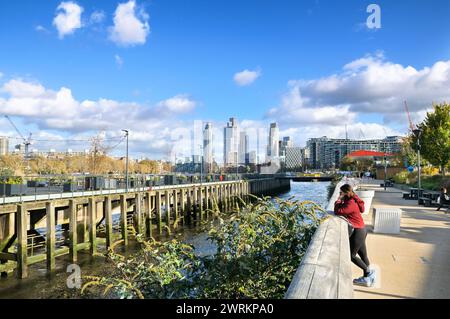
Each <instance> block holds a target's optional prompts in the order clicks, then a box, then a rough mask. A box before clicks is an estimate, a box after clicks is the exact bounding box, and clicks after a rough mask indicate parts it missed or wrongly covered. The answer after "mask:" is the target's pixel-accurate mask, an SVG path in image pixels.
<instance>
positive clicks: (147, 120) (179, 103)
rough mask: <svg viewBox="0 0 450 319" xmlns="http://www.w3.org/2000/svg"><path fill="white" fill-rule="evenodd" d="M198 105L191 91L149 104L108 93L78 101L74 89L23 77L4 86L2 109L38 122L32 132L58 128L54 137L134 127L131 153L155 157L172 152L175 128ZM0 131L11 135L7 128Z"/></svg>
mask: <svg viewBox="0 0 450 319" xmlns="http://www.w3.org/2000/svg"><path fill="white" fill-rule="evenodd" d="M196 105H197V102H196V101H195V100H193V99H192V98H191V97H190V96H189V95H187V94H179V95H175V96H173V97H171V98H168V99H166V100H163V101H160V102H157V103H155V104H154V105H144V104H139V103H134V102H120V101H115V100H111V99H106V98H100V99H98V100H78V99H76V98H75V97H74V96H73V93H72V91H71V90H70V89H69V88H65V87H62V88H60V89H59V90H51V89H48V88H46V87H44V86H43V85H42V84H40V83H38V82H31V81H26V80H22V79H12V80H9V81H8V82H6V83H4V84H3V85H2V86H0V109H1V110H2V114H6V115H10V116H14V117H16V119H17V120H18V121H19V123H20V122H23V123H24V125H35V126H36V127H37V128H38V129H39V132H36V133H33V136H34V138H35V139H39V136H40V135H39V134H40V133H45V132H54V133H51V134H55V136H54V138H52V139H55V138H57V137H58V136H59V137H60V139H62V140H65V138H64V137H65V136H70V138H72V139H87V138H89V137H90V136H92V135H93V134H94V132H97V131H105V132H106V136H107V137H120V136H121V135H122V133H121V130H122V129H129V130H130V150H131V151H132V153H133V154H135V155H136V154H140V155H141V156H144V155H147V156H151V157H153V158H163V157H166V156H167V154H168V153H169V152H170V151H171V149H172V148H173V145H174V144H173V143H174V141H175V140H176V139H175V138H174V137H173V136H172V133H173V132H174V130H176V129H177V128H186V127H189V124H187V123H186V122H185V121H183V120H181V119H178V116H180V115H182V114H185V113H188V112H190V111H192V110H194V109H195V107H196ZM0 134H4V135H6V136H11V132H7V131H0ZM13 134H15V133H14V132H13ZM182 143H186V141H185V140H183V142H182ZM47 144H48V143H47ZM47 144H45V143H38V144H36V145H35V146H34V147H36V148H39V149H41V150H48V148H49V147H50V146H51V145H50V144H51V143H50V144H48V145H47ZM49 145H50V146H49ZM53 148H58V149H59V150H64V149H67V148H74V149H78V150H84V148H89V143H79V144H76V145H75V146H74V145H73V142H72V144H70V143H68V144H67V143H66V144H64V143H59V142H58V143H57V144H55V145H54V146H53ZM186 156H187V155H186Z"/></svg>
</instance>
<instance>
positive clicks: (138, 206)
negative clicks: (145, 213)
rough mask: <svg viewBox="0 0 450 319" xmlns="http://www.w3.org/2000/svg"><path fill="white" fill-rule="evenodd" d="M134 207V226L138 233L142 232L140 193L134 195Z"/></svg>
mask: <svg viewBox="0 0 450 319" xmlns="http://www.w3.org/2000/svg"><path fill="white" fill-rule="evenodd" d="M134 203H135V204H134V207H135V213H136V216H135V220H136V228H137V233H138V234H143V233H144V232H143V230H144V229H143V223H142V203H141V193H136V196H135V197H134Z"/></svg>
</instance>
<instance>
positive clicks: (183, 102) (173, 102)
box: [158, 94, 196, 114]
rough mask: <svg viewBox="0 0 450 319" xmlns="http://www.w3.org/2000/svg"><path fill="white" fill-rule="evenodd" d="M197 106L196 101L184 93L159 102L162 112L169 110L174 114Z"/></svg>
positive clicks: (188, 110)
mask: <svg viewBox="0 0 450 319" xmlns="http://www.w3.org/2000/svg"><path fill="white" fill-rule="evenodd" d="M195 106H196V102H195V101H193V100H191V99H190V98H189V96H187V95H184V94H180V95H177V96H174V97H172V98H170V99H167V100H164V101H161V102H159V103H158V108H159V109H160V110H161V111H162V112H169V113H172V114H173V113H186V112H190V111H192V110H193V109H194V108H195Z"/></svg>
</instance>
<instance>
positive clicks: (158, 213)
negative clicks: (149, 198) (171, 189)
mask: <svg viewBox="0 0 450 319" xmlns="http://www.w3.org/2000/svg"><path fill="white" fill-rule="evenodd" d="M156 219H157V227H158V232H159V234H162V217H161V192H156Z"/></svg>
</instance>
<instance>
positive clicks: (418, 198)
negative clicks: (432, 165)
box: [413, 128, 422, 203]
mask: <svg viewBox="0 0 450 319" xmlns="http://www.w3.org/2000/svg"><path fill="white" fill-rule="evenodd" d="M413 133H414V135H415V136H416V138H417V168H418V176H419V187H418V190H417V202H418V203H420V190H421V188H422V185H421V181H420V175H421V169H420V136H421V135H422V130H421V129H420V128H417V129H415V130H413Z"/></svg>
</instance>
